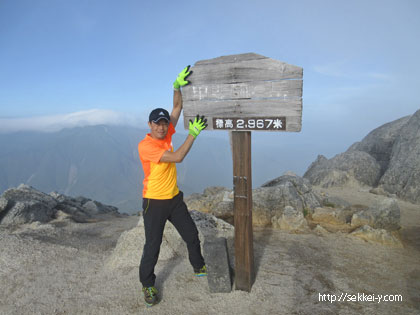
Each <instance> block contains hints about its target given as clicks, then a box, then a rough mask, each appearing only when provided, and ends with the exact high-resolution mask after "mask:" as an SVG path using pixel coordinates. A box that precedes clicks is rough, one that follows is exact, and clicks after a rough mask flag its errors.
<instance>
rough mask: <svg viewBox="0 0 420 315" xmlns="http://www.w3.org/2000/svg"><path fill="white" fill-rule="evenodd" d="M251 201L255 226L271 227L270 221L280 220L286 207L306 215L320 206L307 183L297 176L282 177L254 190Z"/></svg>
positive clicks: (319, 200) (319, 199)
mask: <svg viewBox="0 0 420 315" xmlns="http://www.w3.org/2000/svg"><path fill="white" fill-rule="evenodd" d="M252 201H253V205H252V212H253V217H252V220H253V223H254V225H257V226H270V225H272V223H273V221H272V219H273V218H274V217H278V218H281V217H282V214H283V212H284V209H285V208H286V207H287V206H290V207H292V208H293V209H295V210H296V211H298V212H300V213H302V215H303V214H305V215H306V214H308V213H311V212H312V211H313V209H315V208H316V207H319V206H320V205H321V198H320V197H319V196H318V195H317V194H316V193H315V192H314V191H313V190H312V185H311V184H310V183H309V181H308V180H306V179H303V178H302V177H299V176H297V175H283V176H280V177H278V178H275V179H273V180H271V181H269V182H267V183H265V184H263V185H262V186H261V187H259V188H256V189H254V190H253V192H252ZM274 227H277V228H279V227H280V225H277V224H276V225H275V226H274Z"/></svg>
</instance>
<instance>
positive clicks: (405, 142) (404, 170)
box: [303, 110, 420, 203]
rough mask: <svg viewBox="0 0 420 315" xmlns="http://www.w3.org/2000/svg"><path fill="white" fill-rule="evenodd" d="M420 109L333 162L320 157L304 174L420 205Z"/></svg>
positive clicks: (312, 179)
mask: <svg viewBox="0 0 420 315" xmlns="http://www.w3.org/2000/svg"><path fill="white" fill-rule="evenodd" d="M419 156H420V110H418V111H417V112H415V113H414V114H413V115H412V116H407V117H403V118H400V119H397V120H395V121H392V122H390V123H387V124H384V125H382V126H380V127H379V128H376V129H375V130H373V131H371V132H370V133H369V134H368V135H367V136H366V137H365V138H364V139H363V140H362V141H360V142H356V143H354V144H353V145H352V146H350V148H349V149H348V150H347V151H346V152H344V153H341V154H338V155H336V156H334V157H333V158H331V159H327V158H326V157H324V156H322V155H319V156H318V158H317V159H316V160H315V161H314V162H313V163H312V164H311V165H310V166H309V168H308V170H307V171H306V172H305V174H304V176H303V177H304V178H306V179H308V180H309V181H310V182H311V184H313V185H320V186H323V187H331V186H345V185H349V184H350V185H354V184H356V185H367V186H371V187H378V186H379V188H380V189H379V190H378V191H386V193H388V194H389V195H393V194H395V195H397V196H398V197H400V198H402V199H405V200H408V201H411V202H414V203H420V159H419Z"/></svg>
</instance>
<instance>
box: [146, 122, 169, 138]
mask: <svg viewBox="0 0 420 315" xmlns="http://www.w3.org/2000/svg"><path fill="white" fill-rule="evenodd" d="M149 127H150V135H151V136H152V138H154V139H159V140H163V139H165V137H166V134H167V133H168V127H169V123H168V122H167V121H166V120H165V119H161V120H159V121H158V122H157V123H155V122H153V121H152V122H149Z"/></svg>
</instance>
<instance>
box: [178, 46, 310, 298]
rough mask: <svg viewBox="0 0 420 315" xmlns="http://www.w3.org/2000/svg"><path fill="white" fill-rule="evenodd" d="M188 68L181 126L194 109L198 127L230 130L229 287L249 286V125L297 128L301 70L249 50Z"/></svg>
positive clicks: (264, 128)
mask: <svg viewBox="0 0 420 315" xmlns="http://www.w3.org/2000/svg"><path fill="white" fill-rule="evenodd" d="M191 70H192V71H193V73H192V74H191V75H190V76H189V77H188V80H189V81H190V82H191V84H189V85H187V86H185V87H183V88H182V96H183V103H184V104H183V107H184V126H185V128H186V129H188V122H189V120H190V119H191V120H193V119H194V118H195V117H196V116H197V114H200V115H204V116H206V118H207V121H208V127H207V128H206V129H204V130H229V131H232V133H231V140H232V159H233V191H234V198H233V199H234V206H233V207H234V224H235V287H236V289H237V290H244V291H248V292H250V291H251V288H252V284H253V282H254V280H255V270H254V248H253V231H252V171H251V131H300V130H301V126H302V73H303V70H302V68H299V67H297V66H293V65H289V64H287V63H284V62H281V61H277V60H273V59H270V58H267V57H264V56H261V55H257V54H254V53H249V54H241V55H232V56H223V57H219V58H214V59H209V60H202V61H198V62H196V63H195V65H194V67H192V68H191ZM267 154H269V152H267Z"/></svg>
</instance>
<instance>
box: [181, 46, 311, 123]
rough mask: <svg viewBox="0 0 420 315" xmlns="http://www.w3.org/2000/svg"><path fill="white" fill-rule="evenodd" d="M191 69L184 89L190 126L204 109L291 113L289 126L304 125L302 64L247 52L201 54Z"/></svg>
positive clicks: (241, 114) (217, 113)
mask: <svg viewBox="0 0 420 315" xmlns="http://www.w3.org/2000/svg"><path fill="white" fill-rule="evenodd" d="M191 70H192V71H193V73H192V74H191V75H190V76H189V77H188V80H189V81H190V82H191V84H189V85H187V86H185V87H184V88H183V89H182V93H183V101H184V105H183V108H184V126H185V128H186V129H188V121H189V119H194V117H195V116H196V115H197V114H200V115H205V116H206V117H207V118H209V120H210V118H213V117H216V118H246V117H286V121H287V128H286V131H300V130H301V123H302V84H303V82H302V76H303V69H302V68H301V67H297V66H294V65H290V64H287V63H285V62H282V61H278V60H274V59H271V58H267V57H264V56H262V55H258V54H254V53H247V54H240V55H230V56H221V57H218V58H213V59H208V60H201V61H198V62H196V63H195V65H194V67H192V68H191ZM211 125H212V124H209V126H208V128H207V130H212V128H213V127H212V126H211ZM219 130H220V129H219Z"/></svg>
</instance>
